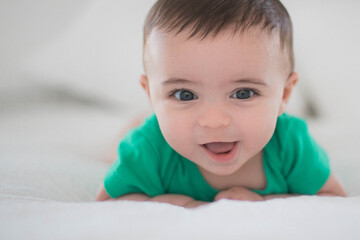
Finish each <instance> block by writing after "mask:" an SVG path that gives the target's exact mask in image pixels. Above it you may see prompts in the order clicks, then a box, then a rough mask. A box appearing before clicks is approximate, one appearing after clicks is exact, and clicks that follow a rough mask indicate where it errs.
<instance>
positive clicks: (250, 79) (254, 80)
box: [232, 78, 267, 86]
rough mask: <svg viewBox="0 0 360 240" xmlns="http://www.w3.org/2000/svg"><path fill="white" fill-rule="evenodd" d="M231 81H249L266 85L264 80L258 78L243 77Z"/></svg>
mask: <svg viewBox="0 0 360 240" xmlns="http://www.w3.org/2000/svg"><path fill="white" fill-rule="evenodd" d="M232 83H250V84H256V85H262V86H267V84H266V83H265V81H263V80H261V79H258V78H244V79H238V80H235V81H232Z"/></svg>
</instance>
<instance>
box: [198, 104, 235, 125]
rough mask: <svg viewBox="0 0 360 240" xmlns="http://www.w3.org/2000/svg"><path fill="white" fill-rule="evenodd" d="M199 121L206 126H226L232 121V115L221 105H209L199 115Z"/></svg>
mask: <svg viewBox="0 0 360 240" xmlns="http://www.w3.org/2000/svg"><path fill="white" fill-rule="evenodd" d="M198 123H199V125H200V126H201V127H204V128H224V127H227V126H229V124H230V123H231V116H230V115H229V114H228V113H226V112H225V110H224V109H222V107H221V106H213V107H207V108H206V109H205V110H204V112H203V113H202V114H201V115H200V116H199V118H198Z"/></svg>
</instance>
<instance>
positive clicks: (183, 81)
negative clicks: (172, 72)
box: [162, 78, 198, 85]
mask: <svg viewBox="0 0 360 240" xmlns="http://www.w3.org/2000/svg"><path fill="white" fill-rule="evenodd" d="M162 84H163V85H176V84H192V85H198V83H196V82H193V81H190V80H187V79H182V78H170V79H167V80H165V81H164V82H162Z"/></svg>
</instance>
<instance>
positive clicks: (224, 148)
mask: <svg viewBox="0 0 360 240" xmlns="http://www.w3.org/2000/svg"><path fill="white" fill-rule="evenodd" d="M234 145H235V143H233V142H232V143H224V142H215V143H208V144H205V145H204V146H205V147H206V148H207V149H208V150H209V151H210V152H213V153H217V154H219V153H226V152H229V151H231V150H232V149H233V147H234Z"/></svg>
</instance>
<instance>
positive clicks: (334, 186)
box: [215, 174, 346, 201]
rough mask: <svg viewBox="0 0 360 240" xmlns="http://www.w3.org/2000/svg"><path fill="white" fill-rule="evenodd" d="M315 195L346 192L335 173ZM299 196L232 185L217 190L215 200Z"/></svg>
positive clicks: (258, 199)
mask: <svg viewBox="0 0 360 240" xmlns="http://www.w3.org/2000/svg"><path fill="white" fill-rule="evenodd" d="M316 195H317V196H339V197H346V193H345V190H344V188H343V187H342V185H341V184H340V182H339V181H338V179H337V178H336V176H335V174H331V175H330V176H329V178H328V180H327V181H326V182H325V184H324V185H323V187H322V188H321V189H320V190H319V191H318V192H317V194H316ZM295 196H299V194H270V195H265V196H261V195H259V194H257V193H254V192H252V191H250V190H249V189H246V188H243V187H232V188H229V189H227V190H224V191H221V192H219V193H218V194H217V195H216V197H215V200H216V201H217V200H220V199H233V200H242V201H264V200H270V199H275V198H288V197H295Z"/></svg>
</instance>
